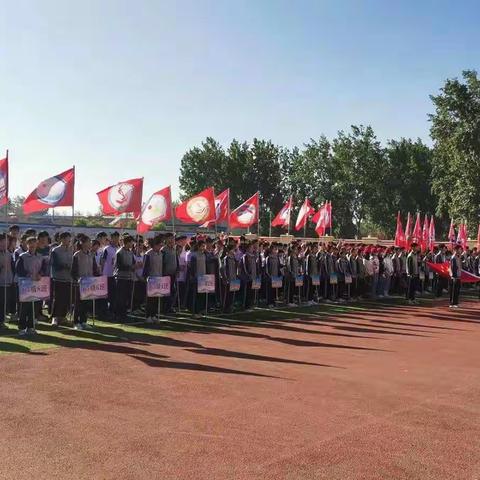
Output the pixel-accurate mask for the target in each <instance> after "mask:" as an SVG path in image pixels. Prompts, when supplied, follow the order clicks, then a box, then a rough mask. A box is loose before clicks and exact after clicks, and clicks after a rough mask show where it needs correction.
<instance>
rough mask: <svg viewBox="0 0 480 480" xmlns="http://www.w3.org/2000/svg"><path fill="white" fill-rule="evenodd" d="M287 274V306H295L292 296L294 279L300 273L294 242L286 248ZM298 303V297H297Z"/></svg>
mask: <svg viewBox="0 0 480 480" xmlns="http://www.w3.org/2000/svg"><path fill="white" fill-rule="evenodd" d="M286 272H287V275H286V277H285V280H286V281H287V298H286V301H287V304H288V306H289V307H296V306H297V304H296V303H294V302H293V296H294V294H295V279H296V278H297V277H298V276H299V275H300V274H301V268H300V262H299V260H298V247H297V245H296V244H292V246H291V247H290V248H289V250H288V257H287V265H286ZM299 303H300V299H299Z"/></svg>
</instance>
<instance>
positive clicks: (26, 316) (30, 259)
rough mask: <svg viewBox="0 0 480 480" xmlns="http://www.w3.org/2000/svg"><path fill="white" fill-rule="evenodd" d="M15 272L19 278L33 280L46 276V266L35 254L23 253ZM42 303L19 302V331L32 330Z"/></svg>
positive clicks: (41, 258) (40, 257)
mask: <svg viewBox="0 0 480 480" xmlns="http://www.w3.org/2000/svg"><path fill="white" fill-rule="evenodd" d="M15 270H16V272H17V274H18V276H19V277H21V278H34V277H36V276H37V275H40V276H42V277H45V276H48V264H47V263H46V262H45V261H44V258H43V257H42V256H40V255H36V254H35V253H33V254H32V253H30V252H28V251H27V252H25V253H22V254H21V255H20V256H19V257H18V261H17V264H16V265H15ZM41 307H42V302H33V310H32V302H20V303H19V320H18V328H19V330H25V329H26V328H28V329H33V328H34V323H35V318H36V312H38V311H39V310H41Z"/></svg>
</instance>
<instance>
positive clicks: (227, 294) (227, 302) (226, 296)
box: [222, 283, 238, 313]
mask: <svg viewBox="0 0 480 480" xmlns="http://www.w3.org/2000/svg"><path fill="white" fill-rule="evenodd" d="M222 289H223V301H222V306H223V308H222V310H223V312H224V313H229V312H231V311H232V308H233V298H234V296H236V293H238V292H231V291H230V287H229V284H228V283H223V284H222Z"/></svg>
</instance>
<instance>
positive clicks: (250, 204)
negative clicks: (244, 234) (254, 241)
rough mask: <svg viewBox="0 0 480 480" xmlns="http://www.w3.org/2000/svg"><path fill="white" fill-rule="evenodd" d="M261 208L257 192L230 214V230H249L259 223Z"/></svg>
mask: <svg viewBox="0 0 480 480" xmlns="http://www.w3.org/2000/svg"><path fill="white" fill-rule="evenodd" d="M259 208H260V207H259V195H258V192H257V193H256V194H255V195H253V196H251V197H250V198H249V199H248V200H247V201H246V202H243V203H242V204H241V205H240V206H239V207H237V208H236V209H235V210H234V211H233V212H232V213H231V214H230V228H247V227H251V226H252V225H254V224H255V223H257V222H258V214H259Z"/></svg>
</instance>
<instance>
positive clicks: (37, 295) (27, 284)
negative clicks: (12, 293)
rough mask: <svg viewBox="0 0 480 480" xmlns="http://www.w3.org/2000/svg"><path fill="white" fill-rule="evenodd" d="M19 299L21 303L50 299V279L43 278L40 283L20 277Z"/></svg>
mask: <svg viewBox="0 0 480 480" xmlns="http://www.w3.org/2000/svg"><path fill="white" fill-rule="evenodd" d="M18 297H19V300H20V302H40V301H43V300H48V299H50V277H41V278H40V280H38V281H35V280H33V279H31V278H26V277H20V278H19V279H18Z"/></svg>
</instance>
